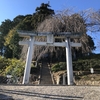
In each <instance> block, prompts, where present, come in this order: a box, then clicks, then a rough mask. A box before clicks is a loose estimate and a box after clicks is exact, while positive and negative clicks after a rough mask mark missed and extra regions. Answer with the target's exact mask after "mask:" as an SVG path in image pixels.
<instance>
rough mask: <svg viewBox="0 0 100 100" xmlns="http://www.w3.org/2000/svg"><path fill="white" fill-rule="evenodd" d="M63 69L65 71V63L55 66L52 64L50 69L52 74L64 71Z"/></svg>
mask: <svg viewBox="0 0 100 100" xmlns="http://www.w3.org/2000/svg"><path fill="white" fill-rule="evenodd" d="M65 69H66V63H65V62H59V63H57V64H54V65H53V66H52V67H51V71H52V72H57V71H60V70H65Z"/></svg>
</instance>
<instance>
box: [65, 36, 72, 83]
mask: <svg viewBox="0 0 100 100" xmlns="http://www.w3.org/2000/svg"><path fill="white" fill-rule="evenodd" d="M65 42H66V62H67V81H68V85H73V68H72V54H71V45H70V38H69V37H67V38H66V40H65Z"/></svg>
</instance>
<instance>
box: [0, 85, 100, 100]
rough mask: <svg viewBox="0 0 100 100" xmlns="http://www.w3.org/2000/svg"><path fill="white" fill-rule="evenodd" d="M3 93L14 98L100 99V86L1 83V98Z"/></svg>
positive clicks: (52, 99) (25, 99) (24, 99)
mask: <svg viewBox="0 0 100 100" xmlns="http://www.w3.org/2000/svg"><path fill="white" fill-rule="evenodd" d="M2 95H5V97H7V96H8V97H12V98H13V99H14V100H100V87H99V86H14V85H13V86H9V85H5V86H4V85H0V100H4V99H2ZM6 100H10V99H6Z"/></svg>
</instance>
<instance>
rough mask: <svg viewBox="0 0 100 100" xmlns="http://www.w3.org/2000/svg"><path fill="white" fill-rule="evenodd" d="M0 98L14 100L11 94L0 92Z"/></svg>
mask: <svg viewBox="0 0 100 100" xmlns="http://www.w3.org/2000/svg"><path fill="white" fill-rule="evenodd" d="M0 100H14V99H13V98H12V97H11V96H7V95H5V94H2V93H0Z"/></svg>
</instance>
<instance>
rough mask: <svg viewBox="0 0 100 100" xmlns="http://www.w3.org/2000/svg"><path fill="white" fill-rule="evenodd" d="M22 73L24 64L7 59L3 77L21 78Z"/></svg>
mask: <svg viewBox="0 0 100 100" xmlns="http://www.w3.org/2000/svg"><path fill="white" fill-rule="evenodd" d="M23 73H24V62H22V61H21V60H17V59H8V66H6V69H5V72H4V74H5V75H12V76H16V77H19V76H22V75H23Z"/></svg>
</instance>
